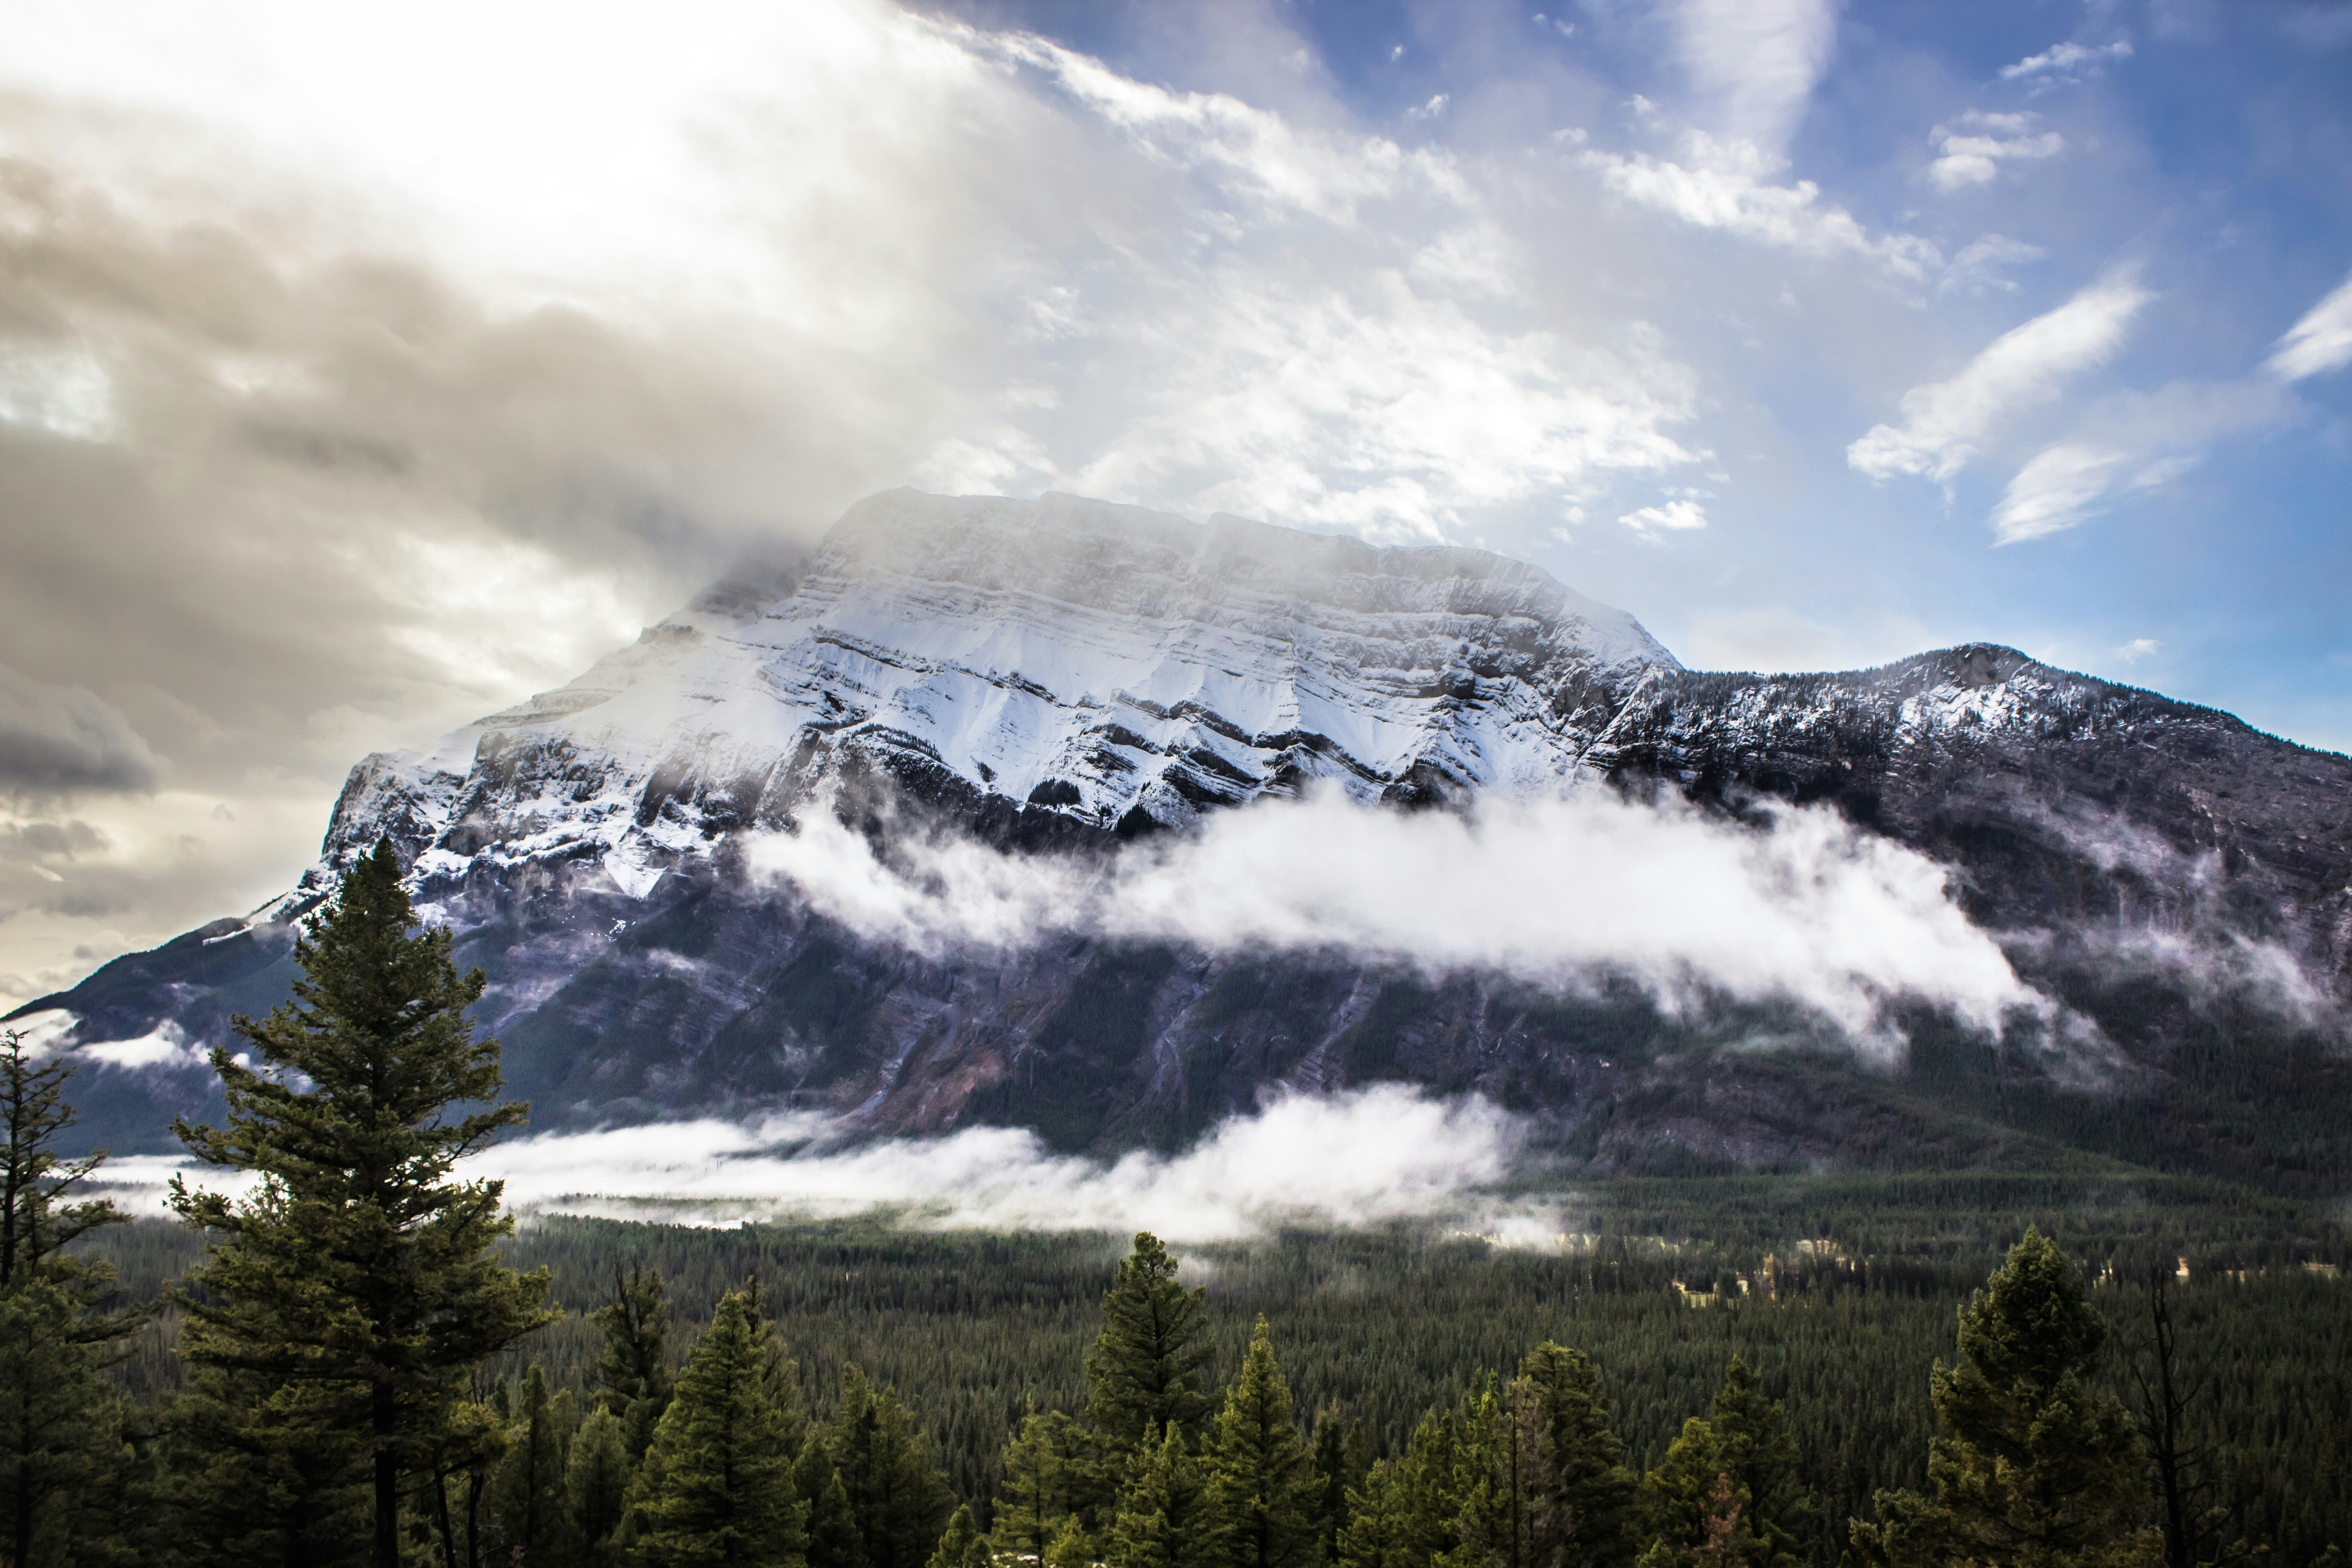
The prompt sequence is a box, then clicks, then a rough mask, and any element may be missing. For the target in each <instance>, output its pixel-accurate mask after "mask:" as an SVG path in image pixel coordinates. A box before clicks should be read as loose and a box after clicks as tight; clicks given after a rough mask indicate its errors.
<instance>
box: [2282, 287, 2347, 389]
mask: <svg viewBox="0 0 2352 1568" xmlns="http://www.w3.org/2000/svg"><path fill="white" fill-rule="evenodd" d="M2347 364H2352V276H2347V278H2346V279H2344V281H2343V282H2341V283H2338V284H2337V285H2336V288H2335V290H2334V291H2333V292H2332V293H2330V294H2329V295H2328V296H2327V297H2326V299H2324V300H2320V302H2319V303H2318V304H2316V305H2314V306H2313V307H2312V308H2311V309H2310V310H2307V311H2305V313H2304V317H2303V320H2301V321H2297V322H2296V323H2295V324H2294V326H2292V327H2289V328H2288V329H2287V331H2286V335H2285V336H2284V337H2282V338H2281V339H2279V341H2278V342H2276V343H2275V344H2273V346H2272V348H2271V357H2270V358H2269V359H2267V360H2265V361H2263V369H2264V370H2266V371H2268V372H2269V373H2270V374H2273V375H2274V376H2276V377H2278V379H2279V380H2281V381H2301V380H2303V379H2304V378H2305V376H2313V375H2325V374H2327V373H2328V372H2330V371H2336V370H2341V369H2343V368H2344V367H2345V366H2346V365H2347Z"/></svg>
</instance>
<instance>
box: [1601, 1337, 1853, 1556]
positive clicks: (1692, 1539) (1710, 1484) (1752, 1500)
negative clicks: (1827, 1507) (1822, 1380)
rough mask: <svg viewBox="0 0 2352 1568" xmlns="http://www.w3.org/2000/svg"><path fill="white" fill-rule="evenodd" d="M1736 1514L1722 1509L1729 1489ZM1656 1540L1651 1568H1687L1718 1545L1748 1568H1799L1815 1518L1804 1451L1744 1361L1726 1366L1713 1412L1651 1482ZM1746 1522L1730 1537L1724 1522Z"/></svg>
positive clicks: (1646, 1495) (1692, 1425)
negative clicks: (1802, 1540)
mask: <svg viewBox="0 0 2352 1568" xmlns="http://www.w3.org/2000/svg"><path fill="white" fill-rule="evenodd" d="M1724 1488H1728V1489H1729V1490H1728V1491H1727V1492H1726V1493H1725V1496H1727V1498H1728V1499H1729V1500H1730V1501H1729V1508H1730V1513H1729V1514H1727V1513H1726V1511H1725V1508H1724V1507H1722V1506H1718V1499H1717V1492H1718V1491H1720V1490H1722V1489H1724ZM1642 1490H1643V1503H1644V1507H1645V1511H1646V1512H1647V1514H1648V1516H1649V1529H1650V1531H1651V1532H1652V1535H1653V1537H1654V1541H1653V1544H1652V1547H1651V1549H1650V1551H1648V1552H1644V1553H1643V1558H1642V1562H1643V1568H1681V1565H1684V1564H1689V1563H1697V1562H1700V1561H1702V1560H1703V1559H1702V1558H1701V1557H1700V1556H1699V1553H1701V1552H1706V1551H1709V1550H1716V1549H1717V1548H1718V1547H1720V1548H1721V1549H1724V1550H1728V1551H1729V1552H1731V1553H1732V1558H1731V1561H1734V1562H1736V1563H1740V1564H1742V1565H1743V1568H1798V1565H1799V1563H1800V1562H1801V1552H1800V1551H1799V1544H1798V1532H1799V1531H1801V1529H1802V1528H1803V1527H1804V1526H1805V1524H1806V1523H1807V1522H1809V1521H1810V1520H1811V1517H1812V1511H1813V1508H1812V1499H1811V1497H1810V1496H1809V1495H1807V1493H1806V1491H1805V1488H1804V1480H1803V1477H1802V1474H1801V1464H1800V1458H1799V1455H1798V1452H1797V1444H1796V1439H1795V1438H1793V1437H1791V1436H1790V1435H1789V1433H1788V1430H1787V1426H1786V1423H1785V1422H1784V1420H1783V1418H1782V1412H1781V1409H1780V1405H1777V1404H1773V1403H1771V1402H1769V1401H1767V1400H1766V1399H1765V1398H1764V1396H1763V1394H1761V1393H1760V1392H1759V1390H1758V1388H1757V1384H1756V1374H1755V1373H1753V1372H1751V1371H1749V1370H1748V1363H1746V1362H1744V1361H1742V1360H1741V1359H1740V1358H1739V1357H1738V1356H1734V1357H1732V1358H1731V1364H1730V1365H1729V1366H1728V1367H1727V1368H1726V1369H1725V1372H1724V1378H1723V1387H1722V1389H1721V1390H1720V1391H1719V1392H1718V1393H1717V1394H1716V1396H1715V1406H1714V1411H1713V1414H1712V1415H1711V1416H1710V1417H1709V1418H1708V1419H1706V1420H1701V1419H1700V1418H1698V1417H1697V1416H1693V1417H1691V1419H1689V1420H1688V1421H1686V1422H1685V1423H1684V1424H1683V1430H1682V1434H1681V1436H1677V1437H1676V1438H1675V1441H1674V1443H1673V1445H1672V1446H1671V1447H1668V1449H1667V1450H1666V1458H1665V1461H1664V1463H1663V1464H1661V1465H1660V1466H1659V1467H1658V1468H1656V1469H1655V1470H1653V1471H1652V1472H1651V1473H1650V1474H1649V1475H1648V1476H1647V1477H1645V1478H1644V1479H1643V1484H1642ZM1732 1515H1736V1516H1737V1521H1738V1522H1737V1527H1736V1528H1735V1529H1731V1530H1730V1532H1729V1533H1728V1534H1726V1530H1727V1527H1726V1526H1724V1525H1723V1524H1722V1523H1721V1521H1722V1520H1723V1519H1724V1518H1727V1517H1731V1516H1732Z"/></svg>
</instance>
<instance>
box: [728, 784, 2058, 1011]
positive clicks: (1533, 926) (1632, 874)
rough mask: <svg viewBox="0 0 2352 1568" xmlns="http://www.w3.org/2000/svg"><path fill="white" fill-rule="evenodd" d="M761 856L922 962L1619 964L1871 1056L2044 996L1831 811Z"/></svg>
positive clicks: (1500, 813)
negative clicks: (1058, 954)
mask: <svg viewBox="0 0 2352 1568" xmlns="http://www.w3.org/2000/svg"><path fill="white" fill-rule="evenodd" d="M751 863H752V865H753V868H754V869H755V872H756V873H758V874H761V875H764V876H768V877H772V878H777V879H784V880H787V881H789V882H791V883H792V884H793V885H794V886H795V887H797V888H799V889H801V890H802V891H803V893H804V894H805V896H806V897H807V898H808V900H810V902H811V903H812V904H813V905H814V907H815V908H816V909H818V910H820V911H822V912H823V913H824V914H826V915H828V916H830V917H832V918H833V919H835V920H838V921H841V922H842V923H844V924H845V925H847V926H849V927H851V928H852V929H853V930H855V931H857V932H859V933H860V934H861V935H863V936H866V937H867V938H869V939H876V940H881V941H886V942H896V943H898V944H899V945H901V946H903V947H906V948H908V949H911V950H915V951H918V952H926V953H937V952H943V951H946V950H949V949H952V948H956V947H978V948H988V949H998V950H1003V949H1015V948H1022V947H1027V946H1031V945H1034V944H1036V943H1038V942H1043V941H1045V940H1048V939H1050V938H1053V937H1056V936H1060V935H1065V934H1086V935H1096V936H1102V937H1109V938H1127V939H1136V940H1146V941H1170V942H1183V943H1187V944H1190V945H1192V946H1196V947H1200V948H1202V949H1206V950H1209V951H1211V952H1228V951H1233V950H1235V949H1243V948H1251V949H1274V950H1276V951H1285V952H1313V951H1343V952H1351V953H1356V954H1359V955H1363V956H1367V957H1371V958H1374V959H1379V960H1386V961H1394V962H1402V963H1413V964H1418V965H1420V966H1421V967H1423V968H1424V969H1426V970H1429V971H1432V972H1440V973H1443V972H1456V973H1458V972H1463V971H1474V970H1477V971H1490V972H1491V971H1499V972H1502V973H1509V974H1513V975H1517V976H1519V977H1521V978H1525V979H1528V980H1532V981H1537V982H1539V983H1546V984H1578V983H1579V982H1580V981H1581V980H1582V979H1584V978H1585V977H1588V976H1594V975H1599V974H1608V975H1613V976H1622V977H1624V978H1628V979H1631V980H1632V981H1633V982H1634V983H1635V984H1639V985H1641V986H1642V987H1643V989H1644V990H1645V991H1647V992H1648V993H1649V994H1650V995H1651V996H1653V997H1654V998H1655V999H1656V1001H1657V1003H1658V1004H1659V1005H1661V1006H1662V1007H1664V1008H1665V1009H1667V1010H1669V1011H1673V1012H1681V1011H1685V1010H1687V1009H1692V1008H1695V1007H1697V1006H1700V1005H1704V1004H1705V1003H1706V1001H1707V1000H1708V999H1709V998H1711V997H1717V996H1728V997H1730V998H1732V999H1734V1000H1737V1001H1740V1002H1768V1001H1776V1000H1781V1001H1793V1002H1795V1003H1797V1004H1799V1005H1802V1006H1803V1007H1805V1008H1808V1009H1810V1010H1811V1011H1812V1012H1814V1013H1816V1014H1819V1015H1821V1016H1823V1017H1826V1018H1827V1019H1829V1020H1830V1021H1831V1022H1832V1023H1834V1024H1835V1025H1836V1026H1838V1027H1839V1028H1840V1029H1842V1030H1843V1031H1844V1032H1845V1034H1846V1035H1847V1036H1848V1037H1851V1038H1852V1039H1853V1040H1854V1041H1856V1042H1857V1043H1858V1044H1862V1045H1864V1047H1865V1048H1869V1049H1872V1050H1874V1051H1875V1052H1880V1053H1891V1052H1892V1051H1893V1050H1894V1049H1895V1037H1894V1036H1893V1034H1892V1033H1891V1032H1890V1030H1889V1028H1888V1026H1887V1025H1886V1023H1885V1006H1886V1005H1887V1004H1888V1003H1889V1002H1891V1001H1894V1000H1895V999H1896V998H1898V997H1912V998H1927V999H1928V1000H1931V1001H1933V1002H1936V1003H1939V1004H1942V1005H1945V1006H1948V1007H1949V1008H1951V1009H1952V1010H1953V1011H1954V1013H1956V1014H1957V1015H1958V1016H1959V1017H1961V1018H1962V1019H1964V1020H1966V1021H1967V1022H1968V1023H1969V1024H1970V1025H1972V1026H1976V1027H1979V1028H1984V1029H1988V1030H1993V1029H1998V1028H1999V1027H2000V1024H2001V1021H2002V1018H2003V1016H2004V1015H2005V1014H2006V1013H2008V1012H2009V1011H2010V1010H2011V1009H2013V1008H2016V1007H2020V1006H2026V1007H2032V1008H2033V1009H2035V1010H2036V1011H2037V1012H2040V1011H2042V1010H2043V1009H2044V1006H2045V1005H2044V1004H2043V1002H2042V999H2041V998H2040V997H2039V996H2038V995H2037V994H2035V993H2034V992H2032V990H2030V989H2029V988H2028V987H2027V986H2026V985H2025V984H2023V983H2022V982H2021V981H2020V980H2019V979H2018V977H2017V975H2016V973H2015V972H2014V971H2013V970H2011V967H2010V965H2009V962H2008V960H2007V959H2005V958H2004V957H2003V956H2002V954H2001V952H2000V948H1999V947H1998V946H1997V945H1996V944H1995V943H1994V942H1993V940H1992V939H1991V938H1990V936H1989V935H1987V934H1986V933H1985V932H1984V931H1980V930H1979V929H1978V928H1976V927H1975V926H1973V925H1971V924H1970V923H1969V921H1968V919H1967V917H1966V916H1965V915H1963V914H1962V913H1961V912H1960V910H1959V909H1958V907H1957V906H1956V905H1954V904H1953V902H1952V901H1951V900H1950V898H1949V897H1948V895H1947V891H1946V888H1945V879H1946V873H1945V871H1944V869H1943V868H1941V867H1939V866H1937V864H1935V863H1934V862H1933V861H1931V860H1928V859H1927V858H1925V857H1923V856H1920V855H1918V854H1916V853H1915V852H1913V851H1912V850H1909V849H1907V848H1905V847H1902V846H1901V845H1898V844H1895V843H1894V842H1892V841H1890V840H1887V839H1884V838H1879V837H1874V836H1872V835H1868V834H1864V833H1860V832H1857V831H1856V830H1854V829H1853V827H1851V826H1848V825H1847V824H1846V823H1844V822H1843V821H1842V820H1841V819H1840V818H1839V817H1838V816H1836V815H1835V814H1833V813H1832V812H1829V811H1827V810H1820V809H1809V808H1779V809H1776V810H1775V811H1774V812H1773V814H1772V816H1771V818H1770V822H1769V826H1768V827H1765V828H1751V827H1746V826H1739V825H1738V824H1733V823H1728V822H1723V821H1718V820H1715V819H1710V818H1707V817H1705V816H1700V815H1698V814H1697V813H1696V812H1693V811H1691V810H1689V809H1687V808H1685V807H1682V806H1679V805H1662V806H1650V805H1638V804H1633V803H1629V802H1625V801H1622V800H1619V799H1617V798H1616V797H1614V796H1612V795H1602V794H1600V793H1597V792H1596V793H1591V794H1582V795H1574V796H1570V797H1568V798H1564V799H1553V800H1539V801H1531V802H1520V803H1511V804H1503V803H1491V802H1490V803H1486V804H1482V805H1479V806H1478V807H1477V808H1475V810H1473V811H1470V812H1467V813H1465V814H1461V815H1455V814H1452V813H1444V812H1425V813H1420V814H1412V815H1408V814H1404V813H1400V812H1395V811H1390V810H1385V809H1380V808H1375V807H1368V806H1361V805H1355V804H1353V803H1351V802H1350V801H1349V800H1348V799H1347V798H1346V797H1345V796H1344V795H1340V794H1339V793H1338V792H1336V791H1332V792H1328V793H1322V794H1318V795H1313V796H1311V797H1309V798H1307V799H1306V800H1303V801H1297V802H1288V801H1276V802H1266V803H1262V804H1259V805H1253V806H1249V807H1246V808H1244V809H1241V810H1236V811H1230V812H1224V813H1221V814H1219V815H1218V816H1215V817H1213V818H1212V819H1211V820H1210V821H1209V822H1208V823H1207V824H1206V825H1205V826H1203V827H1202V829H1201V830H1200V831H1199V832H1198V833H1196V834H1192V835H1188V836H1185V837H1181V838H1177V839H1174V840H1173V841H1171V842H1168V843H1165V844H1158V845H1154V844H1146V845H1139V846H1135V847H1129V849H1128V850H1126V851H1125V852H1124V853H1122V854H1120V855H1118V856H1117V857H1116V858H1108V859H1079V858H1059V857H1052V856H1021V855H1006V854H1001V853H998V852H996V851H994V850H992V849H990V848H988V847H985V846H982V845H980V844H976V843H973V842H971V841H970V840H968V839H961V838H950V837H940V838H931V839H915V840H913V841H902V842H901V843H900V844H898V846H896V847H893V848H892V849H891V850H890V851H888V852H887V856H885V857H880V858H877V854H876V852H875V850H874V848H873V847H871V846H870V845H869V844H868V842H867V841H866V839H865V838H863V837H859V836H857V835H856V834H855V833H852V832H851V831H849V830H848V829H846V828H845V827H843V826H841V825H840V824H839V823H837V822H836V821H835V819H834V818H833V817H832V816H830V815H829V814H826V813H824V812H822V811H819V812H812V813H810V814H809V815H808V817H807V819H806V820H805V821H804V822H803V824H802V825H801V826H800V827H799V830H798V831H797V832H796V833H779V834H774V835H771V836H768V837H764V838H762V839H761V841H759V842H758V843H757V844H756V845H755V846H754V847H753V848H752V850H751Z"/></svg>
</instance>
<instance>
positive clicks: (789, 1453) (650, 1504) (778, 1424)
mask: <svg viewBox="0 0 2352 1568" xmlns="http://www.w3.org/2000/svg"><path fill="white" fill-rule="evenodd" d="M779 1359H780V1358H779V1353H778V1351H777V1348H776V1344H775V1340H774V1335H773V1332H772V1330H771V1329H770V1328H769V1326H768V1323H767V1321H766V1320H765V1319H764V1318H762V1317H761V1315H760V1309H759V1305H758V1302H757V1300H755V1298H754V1297H753V1294H752V1292H751V1290H749V1289H743V1290H736V1291H730V1293H729V1294H728V1295H727V1296H726V1298H725V1299H724V1300H721V1301H720V1302H719V1311H718V1313H717V1315H716V1316H715V1317H713V1318H712V1320H711V1323H710V1328H709V1331H708V1332H706V1333H705V1334H704V1335H703V1336H702V1338H701V1340H700V1341H699V1342H698V1343H697V1344H696V1345H695V1347H694V1351H693V1353H692V1354H690V1355H689V1356H688V1358H687V1363H686V1370H685V1371H684V1373H681V1374H680V1375H679V1377H678V1380H677V1394H676V1395H675V1397H673V1398H672V1399H671V1401H670V1405H669V1409H668V1410H667V1411H666V1412H664V1413H663V1415H662V1418H661V1424H660V1425H659V1426H656V1428H655V1430H654V1441H653V1447H651V1448H650V1449H648V1450H647V1451H646V1463H645V1468H644V1470H643V1472H642V1473H641V1474H640V1476H639V1478H638V1488H639V1500H638V1503H637V1508H636V1512H637V1514H638V1515H639V1528H638V1535H637V1551H638V1553H639V1556H640V1559H641V1560H642V1561H643V1562H644V1563H646V1564H647V1565H648V1568H800V1565H801V1564H802V1563H804V1562H805V1560H806V1558H805V1553H806V1548H807V1534H806V1530H805V1521H806V1518H807V1514H808V1507H807V1504H805V1503H804V1502H803V1501H802V1500H800V1499H799V1498H798V1497H797V1496H795V1495H794V1489H793V1438H794V1436H795V1431H794V1428H795V1427H796V1426H797V1425H798V1414H799V1412H798V1409H797V1405H796V1403H795V1401H794V1399H793V1394H792V1384H791V1383H790V1382H789V1381H787V1380H785V1379H783V1378H782V1377H780V1376H779V1375H778V1372H779V1367H778V1364H777V1363H778V1361H779Z"/></svg>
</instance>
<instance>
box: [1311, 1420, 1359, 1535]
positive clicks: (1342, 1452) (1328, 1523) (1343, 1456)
mask: <svg viewBox="0 0 2352 1568" xmlns="http://www.w3.org/2000/svg"><path fill="white" fill-rule="evenodd" d="M1314 1451H1315V1539H1316V1542H1317V1545H1318V1551H1319V1552H1320V1555H1321V1557H1322V1560H1323V1561H1324V1562H1325V1563H1337V1562H1338V1561H1339V1532H1340V1531H1342V1530H1345V1529H1346V1528H1347V1525H1348V1514H1349V1502H1348V1499H1349V1494H1350V1493H1352V1492H1356V1491H1359V1490H1360V1489H1362V1487H1363V1485H1364V1480H1365V1478H1366V1477H1367V1475H1368V1474H1369V1473H1370V1470H1371V1468H1372V1444H1371V1436H1370V1434H1369V1433H1368V1432H1367V1431H1366V1430H1365V1428H1364V1424H1363V1423H1362V1422H1361V1421H1357V1422H1352V1423H1351V1422H1349V1421H1347V1420H1346V1419H1345V1418H1344V1417H1342V1415H1340V1412H1339V1406H1338V1405H1326V1406H1325V1407H1324V1408H1323V1411H1322V1413H1321V1414H1320V1415H1318V1416H1317V1417H1316V1418H1315V1450H1314Z"/></svg>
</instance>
